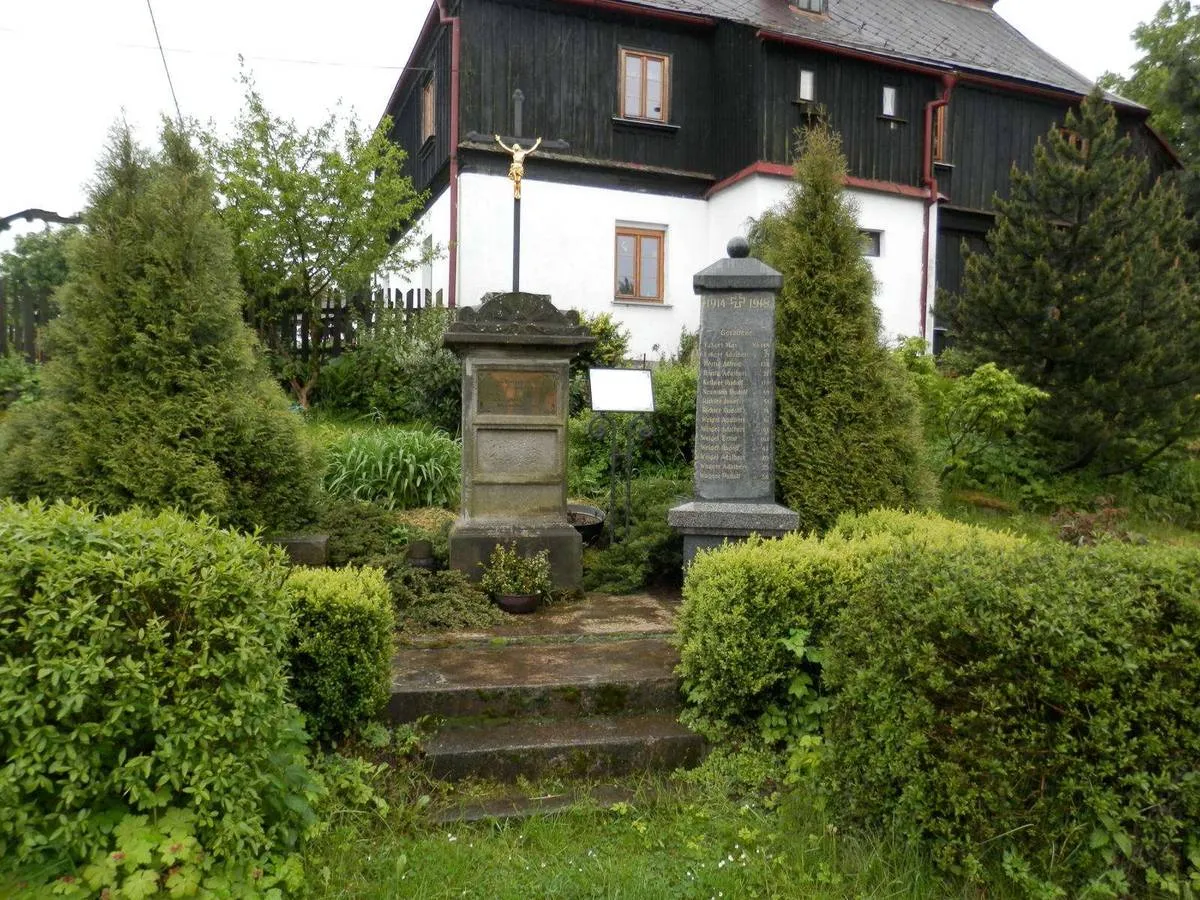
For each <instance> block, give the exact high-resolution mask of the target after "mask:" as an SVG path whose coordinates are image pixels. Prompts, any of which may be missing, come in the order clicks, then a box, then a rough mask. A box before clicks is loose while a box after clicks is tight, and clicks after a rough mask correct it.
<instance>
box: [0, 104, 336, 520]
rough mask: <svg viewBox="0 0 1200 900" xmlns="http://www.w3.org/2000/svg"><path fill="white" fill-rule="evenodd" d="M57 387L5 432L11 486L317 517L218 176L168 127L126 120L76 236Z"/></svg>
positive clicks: (1, 437)
mask: <svg viewBox="0 0 1200 900" xmlns="http://www.w3.org/2000/svg"><path fill="white" fill-rule="evenodd" d="M68 263H69V274H68V277H67V281H66V283H65V284H64V285H63V287H62V288H61V289H60V290H59V291H58V294H57V300H58V303H59V306H60V309H61V315H60V317H59V318H58V319H57V320H55V322H54V323H53V324H52V325H51V329H50V335H49V348H50V357H51V358H50V361H49V363H47V364H46V366H45V370H44V374H43V391H42V397H41V399H40V400H38V401H37V402H35V403H33V404H30V405H29V406H27V407H24V408H22V409H19V410H17V411H16V412H14V414H13V415H12V417H11V419H10V420H9V421H8V422H6V427H5V430H4V432H3V433H0V493H7V494H10V495H13V496H15V497H18V498H26V497H30V496H35V495H37V496H41V497H43V498H50V497H80V498H82V499H85V500H87V501H89V502H92V503H94V504H95V505H97V506H98V507H99V508H100V509H102V510H117V509H122V508H125V507H128V506H131V505H134V504H139V505H143V506H148V507H163V506H173V507H177V508H179V509H181V510H183V511H185V512H190V513H198V512H206V513H209V514H211V515H214V516H216V517H217V518H218V519H220V520H221V521H222V522H224V523H226V524H230V525H235V526H243V527H251V526H258V525H262V526H267V527H283V526H287V525H289V524H292V523H293V522H294V521H295V520H297V519H301V518H303V516H304V515H305V513H307V512H308V511H309V510H310V508H311V503H312V500H313V491H314V488H315V481H314V467H313V462H312V456H311V452H310V451H309V450H308V448H307V447H306V445H305V443H304V440H303V435H302V434H301V431H300V425H299V422H298V421H297V420H296V417H295V416H293V415H292V414H291V413H290V412H289V410H288V408H287V402H286V400H285V399H284V396H283V394H282V392H281V391H280V390H279V388H278V386H276V385H275V384H274V383H273V382H272V381H271V380H270V379H269V377H267V374H266V370H265V368H264V367H263V365H262V364H261V361H260V360H259V359H258V358H257V357H256V355H255V351H254V338H253V335H252V333H251V332H250V330H249V329H248V328H247V327H246V326H245V325H244V324H243V322H242V317H241V304H242V293H241V288H240V287H239V284H238V279H237V272H236V269H235V268H234V265H233V258H232V250H231V246H230V240H229V237H228V235H227V234H226V232H225V231H224V229H223V228H222V227H221V225H220V223H219V222H218V220H217V216H216V211H215V207H214V203H213V183H212V178H211V176H210V175H209V173H208V171H207V169H206V168H205V166H204V164H203V162H202V159H201V157H200V156H199V155H198V154H197V153H196V151H195V150H194V149H193V148H192V146H191V144H190V143H189V141H188V139H187V138H186V137H185V136H184V135H182V134H180V133H179V132H178V131H176V130H174V129H173V128H171V127H170V126H167V127H166V128H165V129H164V132H163V148H162V151H161V153H160V154H158V155H151V154H148V153H147V152H145V151H144V150H142V149H141V148H139V147H138V146H137V145H136V144H135V143H134V141H133V139H132V137H131V135H130V134H129V131H128V129H127V128H125V127H120V128H118V129H116V130H115V132H114V135H113V139H112V143H111V146H110V148H109V150H108V153H107V155H106V157H105V158H104V160H103V161H102V163H101V165H100V168H99V172H98V176H97V179H96V181H95V183H94V186H93V188H92V190H91V196H90V204H89V207H88V209H87V210H86V211H85V213H84V228H83V230H82V232H81V234H80V235H79V236H78V237H76V238H75V239H74V240H73V242H72V243H71V244H70V246H69V247H68Z"/></svg>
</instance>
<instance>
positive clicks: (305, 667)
mask: <svg viewBox="0 0 1200 900" xmlns="http://www.w3.org/2000/svg"><path fill="white" fill-rule="evenodd" d="M287 589H288V593H289V594H290V595H291V600H292V604H293V612H294V616H295V624H294V628H293V631H292V638H291V646H290V657H289V659H290V666H291V674H292V696H293V697H294V698H295V700H296V704H297V705H298V706H299V707H300V709H301V710H302V711H303V712H304V715H305V717H306V720H307V723H308V728H309V731H310V732H311V733H312V734H313V735H314V736H315V737H317V738H319V739H321V740H325V741H329V740H336V739H338V738H340V737H342V736H344V735H345V734H347V733H348V732H351V731H354V730H355V729H356V728H357V727H358V726H359V725H362V724H364V723H366V722H368V721H370V720H371V719H372V718H374V716H375V715H377V714H378V713H379V711H380V709H382V708H383V705H384V703H386V702H387V698H388V687H389V685H390V684H391V677H390V676H391V663H392V634H393V631H394V629H395V626H396V620H395V616H394V615H393V613H392V599H391V592H390V590H389V589H388V583H387V581H386V580H385V579H384V573H383V572H382V571H381V570H380V569H354V568H350V567H347V568H345V569H295V570H293V571H292V573H291V574H290V575H289V576H288V580H287Z"/></svg>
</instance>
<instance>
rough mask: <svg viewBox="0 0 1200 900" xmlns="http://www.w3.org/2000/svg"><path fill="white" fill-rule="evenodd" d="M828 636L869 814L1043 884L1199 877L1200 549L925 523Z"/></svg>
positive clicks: (838, 789) (852, 784)
mask: <svg viewBox="0 0 1200 900" xmlns="http://www.w3.org/2000/svg"><path fill="white" fill-rule="evenodd" d="M825 649H826V651H827V655H826V662H825V665H824V670H823V676H824V683H825V688H826V689H827V691H828V692H829V695H830V709H829V712H828V714H827V716H826V739H827V744H826V746H827V757H826V760H825V763H824V766H825V771H826V774H827V776H828V778H829V781H830V783H831V786H832V788H833V791H834V797H835V802H837V803H838V804H839V806H840V808H841V809H843V810H844V811H845V814H846V815H847V816H849V817H850V818H851V819H856V820H858V821H870V822H879V821H880V820H881V819H883V820H885V821H889V822H892V823H894V825H895V826H896V827H898V828H899V829H900V830H901V832H902V833H904V834H907V835H908V836H910V837H913V838H920V839H921V840H923V841H926V842H928V845H929V846H930V847H931V849H932V852H933V856H934V859H935V860H936V861H937V862H938V863H940V864H941V865H943V866H945V867H948V868H950V869H952V870H954V871H957V872H959V873H963V874H966V875H968V876H972V877H977V878H978V877H983V876H984V873H985V870H990V871H993V872H994V871H995V870H999V869H1003V870H1004V872H1005V873H1006V874H1007V876H1008V877H1009V878H1010V879H1012V880H1013V881H1015V882H1016V884H1017V886H1018V887H1019V888H1020V889H1021V890H1022V892H1024V893H1027V894H1029V895H1035V896H1045V897H1051V896H1149V895H1158V894H1162V895H1169V896H1180V895H1181V892H1182V891H1183V890H1184V889H1185V886H1186V885H1187V884H1188V883H1189V881H1190V882H1191V885H1192V888H1193V889H1195V887H1197V886H1200V865H1198V863H1200V859H1198V858H1197V856H1198V851H1200V844H1198V841H1200V829H1198V823H1200V777H1198V773H1197V769H1196V760H1197V759H1200V705H1198V704H1197V702H1196V698H1197V697H1198V696H1200V551H1197V550H1194V549H1191V550H1182V549H1178V548H1169V547H1164V546H1150V547H1133V546H1130V545H1125V544H1119V543H1111V542H1110V543H1101V544H1100V545H1098V546H1096V547H1091V548H1084V549H1077V548H1072V547H1068V546H1065V545H1061V544H1046V543H1025V542H1013V543H1011V544H1010V545H1009V546H1007V547H998V546H997V545H996V544H995V542H991V543H988V542H984V541H982V540H971V541H968V542H965V543H963V542H960V543H957V544H955V545H948V544H945V543H935V542H931V541H928V540H924V539H921V538H920V537H919V536H918V535H917V534H913V535H912V536H909V537H907V538H904V539H902V540H898V541H895V542H894V546H893V548H892V549H891V551H890V552H887V553H885V554H884V556H883V557H882V558H881V559H880V560H878V561H876V562H875V563H873V564H872V565H870V566H867V567H866V568H865V569H864V571H863V573H862V575H861V577H859V578H858V580H857V583H856V584H855V586H854V589H853V590H851V591H849V592H846V594H845V599H844V606H843V608H842V610H841V611H840V613H839V614H838V616H837V618H836V622H835V624H834V627H833V628H832V630H831V631H830V632H829V633H828V638H827V641H826V643H825ZM1189 857H1190V862H1189Z"/></svg>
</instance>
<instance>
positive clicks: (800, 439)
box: [750, 125, 933, 530]
mask: <svg viewBox="0 0 1200 900" xmlns="http://www.w3.org/2000/svg"><path fill="white" fill-rule="evenodd" d="M845 176H846V159H845V156H844V155H843V154H842V148H841V139H840V138H839V137H838V136H837V135H836V134H834V133H833V132H831V131H830V130H829V129H828V127H827V126H824V125H821V126H816V127H813V128H809V129H808V130H807V131H805V132H804V135H803V138H802V140H801V144H800V147H799V154H798V156H797V159H796V173H795V183H794V184H793V185H792V189H791V192H790V196H789V198H788V200H787V201H786V203H785V204H784V205H783V206H781V207H780V208H778V209H774V210H768V211H767V212H766V213H765V214H764V215H763V216H762V218H761V219H759V220H758V221H757V222H755V223H754V226H753V227H752V228H751V234H750V244H751V248H752V252H753V253H754V255H755V256H756V257H758V258H759V259H761V260H762V261H763V262H765V263H766V264H767V265H769V266H771V267H772V268H774V269H776V270H778V271H779V272H780V273H781V274H782V275H783V289H782V290H781V291H780V293H779V297H778V300H777V302H776V306H775V388H776V410H777V412H776V418H777V420H778V424H777V427H776V431H775V471H776V477H777V481H778V494H779V495H780V497H781V498H782V499H783V502H784V503H785V504H786V505H787V506H789V507H791V508H792V509H794V510H795V511H796V512H797V513H798V514H799V516H800V527H801V528H802V529H805V530H808V529H817V530H821V529H825V528H829V527H830V526H832V525H833V523H834V522H835V521H836V520H837V518H838V516H839V515H841V514H842V513H845V512H862V511H865V510H868V509H872V508H874V507H878V506H897V507H901V506H902V507H909V508H911V507H918V506H922V505H925V504H926V503H927V502H928V501H929V499H930V497H931V494H932V490H933V483H932V479H931V478H930V476H929V473H928V471H927V469H926V467H925V460H924V453H925V450H924V446H923V439H922V434H921V426H920V410H919V408H918V404H917V401H916V398H915V396H914V395H913V391H912V388H911V386H910V385H909V383H908V379H907V377H906V375H905V373H904V371H903V370H902V369H901V368H900V366H899V364H898V363H896V361H895V360H893V359H892V358H891V355H890V354H889V353H888V351H887V350H886V349H885V348H884V347H883V345H882V344H881V343H880V335H879V331H880V321H879V310H878V309H877V308H876V307H875V305H874V303H873V300H872V298H873V295H874V293H875V282H874V279H873V276H872V274H871V267H870V265H869V264H868V263H867V261H866V260H865V259H863V256H862V238H861V236H860V234H859V230H858V223H857V221H856V215H857V210H856V209H855V207H854V204H853V202H852V201H851V200H850V199H849V198H848V197H847V196H846V194H845V187H844V185H845Z"/></svg>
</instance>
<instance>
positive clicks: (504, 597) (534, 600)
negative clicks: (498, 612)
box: [492, 594, 541, 615]
mask: <svg viewBox="0 0 1200 900" xmlns="http://www.w3.org/2000/svg"><path fill="white" fill-rule="evenodd" d="M540 600H541V596H540V595H539V594H492V602H493V603H495V604H496V605H497V606H499V607H500V608H501V609H502V610H504V611H505V612H506V613H512V614H513V615H524V614H525V613H531V612H534V611H536V610H537V608H538V602H539V601H540Z"/></svg>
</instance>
